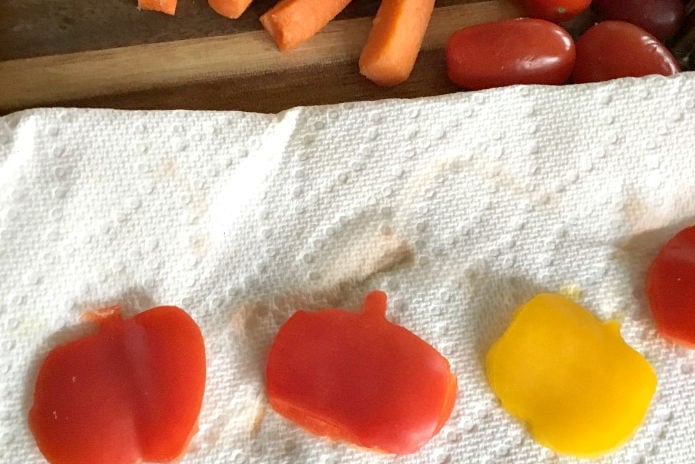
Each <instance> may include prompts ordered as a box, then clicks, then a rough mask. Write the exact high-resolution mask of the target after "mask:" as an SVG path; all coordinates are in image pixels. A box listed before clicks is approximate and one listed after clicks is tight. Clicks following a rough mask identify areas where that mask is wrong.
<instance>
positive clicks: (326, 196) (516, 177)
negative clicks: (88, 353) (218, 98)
mask: <svg viewBox="0 0 695 464" xmlns="http://www.w3.org/2000/svg"><path fill="white" fill-rule="evenodd" d="M694 127H695V76H694V75H692V74H690V75H688V74H683V75H680V76H678V77H675V78H648V79H627V80H622V81H615V82H610V83H604V84H598V85H590V86H575V87H569V86H568V87H562V88H540V87H539V88H535V87H514V88H506V89H499V90H493V91H487V92H478V93H467V94H459V95H450V96H445V97H439V98H432V99H424V100H412V101H384V102H379V103H358V104H347V105H342V106H329V107H320V108H304V109H295V110H291V111H288V112H285V113H283V114H281V115H278V116H272V115H258V114H242V113H213V112H202V113H192V112H134V113H132V112H116V111H96V110H64V109H55V110H37V111H29V112H23V113H17V114H13V115H9V116H7V117H4V118H1V119H0V324H1V331H0V338H1V343H2V353H1V355H0V356H2V364H1V366H0V371H1V372H0V373H1V374H2V375H1V376H0V379H1V384H0V385H2V391H1V392H0V395H1V396H2V398H3V399H2V403H1V405H0V408H1V411H0V432H1V433H0V440H1V442H0V461H1V462H3V463H40V462H43V460H42V457H41V455H40V453H39V452H38V450H37V449H36V447H35V445H34V442H33V439H32V437H31V435H30V433H29V431H28V428H27V421H26V416H27V411H28V408H29V407H30V403H31V393H32V388H33V381H34V379H35V375H36V371H37V369H38V365H39V363H40V361H41V359H42V358H43V356H45V354H46V353H47V352H48V350H50V349H51V348H53V347H54V346H56V344H58V343H60V342H61V341H64V340H67V339H69V338H70V337H71V336H74V334H75V333H79V332H80V331H81V330H83V327H82V326H80V325H79V324H78V317H79V315H80V314H81V313H82V312H84V311H85V310H88V309H94V308H98V307H100V306H103V305H106V304H109V303H114V302H121V303H122V304H123V305H124V306H125V307H126V311H127V313H130V314H132V313H134V312H137V311H141V310H144V309H147V308H148V307H150V306H152V305H156V304H175V305H180V306H182V307H184V308H185V309H186V310H187V311H189V312H190V313H191V314H192V315H193V317H194V318H195V319H196V320H197V322H198V323H199V324H200V326H201V329H202V331H203V333H204V336H205V337H206V347H207V353H208V370H209V377H208V384H207V390H206V395H205V400H204V406H203V410H202V413H201V417H200V431H199V432H198V434H197V435H196V436H195V438H194V440H193V442H192V445H191V448H190V451H189V452H188V453H187V454H186V456H185V458H184V459H183V461H182V462H183V463H185V464H193V463H198V464H203V463H205V464H217V463H233V464H240V463H282V462H310V463H322V464H328V463H338V462H340V463H343V462H350V463H353V462H354V463H367V462H377V463H378V462H393V461H397V462H402V463H428V464H429V463H436V464H443V463H459V462H469V463H488V462H489V463H492V462H495V463H497V462H510V463H538V462H572V460H571V459H568V458H563V457H558V456H555V455H554V454H553V453H552V452H549V451H548V450H546V449H544V448H543V447H541V446H539V445H537V444H536V443H535V442H534V441H533V440H532V439H531V438H530V437H529V436H528V435H527V433H526V432H525V431H524V429H523V427H522V426H521V425H520V424H519V423H517V422H516V421H514V420H513V419H511V418H510V417H509V416H508V415H507V414H506V413H505V412H504V411H503V410H502V409H501V408H500V406H499V405H498V404H497V402H496V400H495V398H494V396H493V395H492V393H491V391H490V389H489V388H488V386H487V384H486V382H485V377H484V373H483V367H482V363H481V359H482V357H483V355H484V353H485V351H486V350H487V348H488V347H489V345H490V343H491V342H492V341H493V340H494V339H495V338H496V337H497V336H499V335H500V334H501V333H502V331H503V330H504V328H505V327H506V324H507V323H508V322H509V317H510V314H511V312H512V310H513V309H514V308H515V307H516V306H517V305H519V304H521V303H523V302H524V301H525V300H526V299H528V298H530V297H531V296H532V295H533V294H534V293H536V292H537V291H539V290H550V291H564V292H569V293H571V294H573V295H574V296H575V298H577V300H578V301H580V302H581V303H582V304H584V305H586V306H587V307H588V308H590V309H591V310H592V311H594V312H595V313H596V314H597V315H598V316H599V317H601V318H611V317H617V318H620V319H621V320H622V321H623V327H622V332H623V335H624V337H625V338H626V340H627V341H628V342H629V343H631V344H632V345H633V346H634V347H635V348H636V349H637V350H639V351H640V352H642V353H643V354H644V355H645V356H646V357H647V358H648V359H649V360H650V361H651V362H652V363H653V365H654V366H655V368H656V371H657V374H658V378H659V387H658V392H657V395H656V397H655V398H654V401H653V403H652V405H651V408H650V410H649V413H648V416H647V418H646V421H645V423H644V425H643V426H642V427H640V429H639V430H638V431H637V433H636V435H635V436H634V437H633V439H632V440H630V441H629V442H628V443H627V444H626V445H625V446H624V447H622V448H621V449H619V450H618V451H616V452H614V453H612V454H609V455H607V456H606V457H605V458H603V459H602V460H601V461H600V462H606V463H640V462H644V463H688V462H694V461H695V449H694V447H693V444H692V443H693V442H692V437H693V436H695V374H694V373H693V371H694V370H695V354H694V353H693V352H692V351H687V350H684V349H679V348H675V347H674V346H672V345H670V344H668V343H666V342H664V341H663V340H661V339H660V338H659V337H658V336H657V334H656V332H655V330H654V326H653V323H652V321H651V319H650V317H649V313H648V310H647V307H646V304H645V299H644V295H643V278H644V274H645V270H646V266H647V265H648V263H649V261H650V259H651V258H652V257H653V256H654V254H655V252H656V250H657V249H658V248H659V246H660V245H661V244H662V243H663V242H664V241H665V240H666V239H667V238H668V237H669V236H670V235H671V234H672V233H674V232H675V231H676V230H678V229H679V228H680V227H682V226H684V225H686V224H690V223H695V201H694V198H695V197H694V195H695V156H694V155H695V153H693V147H695V130H693V128H694ZM372 288H382V289H384V290H386V291H387V292H388V294H389V297H390V309H389V312H388V316H389V318H390V319H391V320H394V321H397V322H398V323H400V324H402V325H404V326H406V327H407V328H409V329H410V330H412V331H413V332H415V333H416V334H418V335H419V336H421V337H422V338H424V339H425V340H428V341H429V342H431V343H432V344H433V345H434V346H435V347H436V348H437V349H439V350H440V351H441V352H442V353H443V354H444V355H445V356H447V357H448V358H449V360H450V362H451V364H452V367H453V369H454V371H455V373H456V375H457V376H458V378H459V385H460V395H459V399H458V402H457V404H456V407H455V410H454V413H453V416H452V417H451V420H450V421H449V422H448V423H447V424H446V426H445V427H444V428H443V429H442V431H441V433H440V434H439V435H437V436H436V437H435V438H434V439H433V440H432V441H431V442H430V443H428V444H427V446H426V447H425V448H424V449H423V450H422V451H421V452H419V453H417V454H414V455H411V456H407V457H402V458H398V459H395V458H394V457H393V456H384V455H377V454H373V453H370V452H367V451H362V450H357V449H354V448H352V447H350V446H347V445H343V444H336V443H331V442H328V441H325V440H322V439H318V438H315V437H313V436H310V435H308V434H306V433H304V432H303V431H302V430H300V429H298V428H297V427H295V426H294V425H292V424H291V423H289V422H287V421H285V420H283V419H282V418H280V417H279V416H278V415H277V414H276V413H275V412H273V411H272V410H271V409H270V408H268V406H267V402H266V399H265V397H264V388H263V367H264V361H265V359H264V357H265V352H266V350H267V348H268V346H269V343H270V341H271V340H272V337H273V335H274V333H275V331H276V330H277V328H278V327H279V326H280V324H281V323H282V322H283V321H284V320H286V318H287V317H288V315H289V314H291V313H292V311H294V310H295V309H297V308H300V307H301V308H306V309H317V308H320V307H322V306H325V305H340V306H343V307H347V308H356V307H358V305H359V304H360V301H361V299H362V297H363V296H364V293H365V292H366V291H367V290H369V289H372ZM97 433H98V432H97ZM104 439H108V438H107V437H104Z"/></svg>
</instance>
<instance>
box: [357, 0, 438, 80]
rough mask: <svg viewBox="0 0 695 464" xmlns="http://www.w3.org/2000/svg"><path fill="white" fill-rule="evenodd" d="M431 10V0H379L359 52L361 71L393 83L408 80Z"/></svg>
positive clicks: (367, 75)
mask: <svg viewBox="0 0 695 464" xmlns="http://www.w3.org/2000/svg"><path fill="white" fill-rule="evenodd" d="M433 9H434V0H382V2H381V5H380V6H379V11H377V13H376V17H375V18H374V23H373V24H372V30H371V31H370V32H369V37H368V38H367V43H366V44H365V46H364V48H363V49H362V53H361V55H360V74H362V75H364V76H366V77H367V79H369V80H371V81H373V82H374V83H376V84H379V85H383V86H392V85H396V84H400V83H401V82H403V81H405V80H406V79H408V76H410V73H411V72H412V70H413V66H414V65H415V59H416V58H417V55H418V52H419V51H420V47H421V46H422V39H423V38H424V36H425V31H426V30H427V25H428V24H429V22H430V17H431V16H432V10H433Z"/></svg>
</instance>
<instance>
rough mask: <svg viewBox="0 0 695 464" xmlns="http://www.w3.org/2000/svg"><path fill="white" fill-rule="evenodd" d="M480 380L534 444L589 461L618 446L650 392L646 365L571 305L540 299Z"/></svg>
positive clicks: (608, 328)
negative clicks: (526, 432) (488, 387)
mask: <svg viewBox="0 0 695 464" xmlns="http://www.w3.org/2000/svg"><path fill="white" fill-rule="evenodd" d="M485 367H486V374H487V378H488V381H489V383H490V386H491V387H492V390H493V391H494V392H495V394H496V395H497V397H498V398H499V400H500V402H501V403H502V406H504V408H505V409H506V410H507V411H508V412H510V413H511V414H512V415H513V416H515V417H516V418H518V419H519V420H521V421H523V422H525V423H526V425H527V426H528V428H529V431H530V433H531V435H533V437H534V438H535V439H536V440H537V441H538V442H539V443H541V444H542V445H545V446H547V447H548V448H550V449H552V450H554V451H556V452H558V453H562V454H567V455H573V456H578V457H596V456H599V455H601V454H603V453H606V452H608V451H611V450H613V449H615V448H616V447H618V446H619V445H621V444H622V443H623V442H625V441H626V440H627V439H628V438H629V437H630V436H631V435H632V434H633V433H634V431H635V430H636V429H637V427H638V426H639V425H640V424H641V422H642V420H643V419H644V416H645V414H646V412H647V409H648V407H649V403H650V401H651V398H652V396H653V395H654V392H655V390H656V374H655V373H654V370H653V368H652V367H651V365H650V364H649V363H648V362H647V361H646V360H645V359H644V358H643V357H642V356H641V355H640V354H639V353H638V352H636V351H635V350H633V349H632V348H631V347H630V346H628V345H627V344H626V343H625V342H624V341H623V339H622V338H621V336H620V327H619V325H618V323H617V322H614V321H610V322H605V323H604V322H601V321H599V320H598V319H596V318H595V317H594V316H593V315H592V314H591V313H590V312H589V311H587V310H586V309H584V308H583V307H581V306H579V305H578V304H577V303H575V302H573V301H572V300H570V299H568V298H566V297H564V296H561V295H556V294H540V295H537V296H535V297H534V298H532V299H531V300H530V301H528V302H527V303H526V304H524V305H523V306H521V307H520V308H519V309H518V310H517V313H516V315H515V317H514V319H513V321H512V323H511V325H510V326H509V327H508V329H507V331H506V332H505V333H504V334H503V335H502V337H500V338H499V339H498V340H497V341H496V342H495V343H494V344H493V346H492V347H491V348H490V350H489V352H488V354H487V358H486V366H485Z"/></svg>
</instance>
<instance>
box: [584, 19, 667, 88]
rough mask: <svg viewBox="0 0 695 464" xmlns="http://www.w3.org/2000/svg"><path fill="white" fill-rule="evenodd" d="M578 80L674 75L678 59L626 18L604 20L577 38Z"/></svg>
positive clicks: (596, 80) (597, 80) (591, 80)
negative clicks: (621, 19) (624, 19)
mask: <svg viewBox="0 0 695 464" xmlns="http://www.w3.org/2000/svg"><path fill="white" fill-rule="evenodd" d="M576 46H577V59H576V63H575V65H574V72H573V74H572V78H573V80H574V82H575V83H585V82H600V81H606V80H610V79H617V78H621V77H641V76H647V75H650V74H661V75H664V76H670V75H672V74H675V73H677V72H679V71H680V66H679V65H678V61H677V60H676V58H675V57H674V56H673V55H672V54H671V52H670V51H669V50H668V49H667V48H666V46H665V45H664V44H663V43H661V42H660V41H659V40H658V39H657V38H656V37H654V36H653V35H651V34H649V33H648V32H647V31H645V30H644V29H642V28H640V27H638V26H635V25H634V24H631V23H628V22H625V21H603V22H600V23H598V24H596V25H594V26H592V27H590V28H589V29H588V30H587V31H586V32H585V33H584V34H583V35H582V36H581V37H580V38H579V40H577V44H576Z"/></svg>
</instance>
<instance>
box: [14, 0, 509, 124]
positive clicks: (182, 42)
mask: <svg viewBox="0 0 695 464" xmlns="http://www.w3.org/2000/svg"><path fill="white" fill-rule="evenodd" d="M273 3H274V0H256V1H255V2H254V3H253V4H252V6H251V8H250V9H249V10H248V11H247V12H246V13H245V14H244V16H242V18H240V19H238V20H228V19H226V18H222V17H221V16H218V15H217V14H215V13H214V12H213V11H212V10H211V9H210V8H209V7H208V6H207V1H206V0H179V8H178V11H177V15H176V16H175V17H170V16H167V15H163V14H161V13H154V12H145V11H139V10H138V9H137V8H136V0H100V1H99V2H94V1H88V0H71V1H70V2H66V1H64V0H23V1H21V2H1V4H0V112H1V113H7V112H10V111H15V110H19V109H23V108H31V107H37V106H80V107H84V106H89V107H112V108H128V109H135V108H137V109H175V108H181V109H215V110H244V111H258V112H277V111H281V110H283V109H287V108H290V107H292V106H297V105H315V104H328V103H337V102H347V101H355V100H375V99H383V98H395V97H415V96H429V95H438V94H443V93H448V92H453V91H456V90H457V89H456V88H455V87H453V86H452V85H451V84H450V83H449V81H448V80H447V78H446V73H445V60H444V51H443V48H444V44H445V43H446V40H447V38H448V36H449V35H450V34H451V33H452V32H453V31H455V30H456V29H459V28H461V27H464V26H467V25H471V24H475V23H480V22H484V21H492V20H499V19H503V18H510V17H515V16H519V15H520V13H521V12H520V9H519V7H518V4H517V3H516V2H515V1H514V0H485V1H481V0H439V1H438V2H437V8H436V9H435V12H434V14H433V17H432V20H431V23H430V26H429V28H428V32H427V36H426V38H425V41H424V45H423V49H422V52H421V53H420V56H419V58H418V61H417V64H416V67H415V70H414V72H413V74H412V76H411V78H410V79H409V80H408V81H407V82H406V83H404V84H402V85H400V86H397V87H395V88H390V89H385V88H381V87H378V86H376V85H374V84H372V83H371V82H369V81H368V80H366V79H365V78H364V77H362V76H361V75H360V74H359V72H358V69H357V60H358V57H359V53H360V50H361V48H362V46H363V44H364V42H365V40H366V37H367V34H368V32H369V28H370V25H371V21H372V17H373V15H374V13H375V12H376V10H377V8H378V0H353V2H352V4H351V5H350V6H349V7H348V8H347V9H346V11H345V12H344V13H342V14H341V15H340V16H339V17H338V18H336V20H334V21H333V22H331V23H330V24H329V25H328V26H327V27H326V28H325V29H324V30H323V31H322V32H321V33H319V34H318V35H317V36H316V37H314V38H313V39H312V40H310V41H309V42H308V43H306V44H304V45H302V46H300V47H299V48H297V49H295V50H293V51H291V52H289V53H280V52H279V51H278V50H277V49H276V48H275V45H274V44H273V42H272V41H271V40H270V39H269V37H268V35H267V34H266V33H265V31H263V30H262V28H261V26H260V23H259V22H258V17H259V16H260V15H261V14H262V13H263V12H265V11H266V10H267V9H268V8H270V7H271V6H272V5H273Z"/></svg>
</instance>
